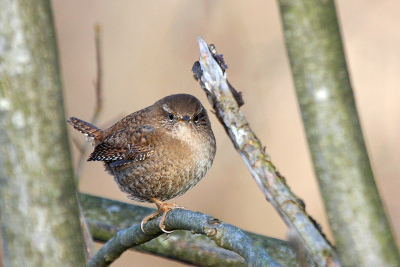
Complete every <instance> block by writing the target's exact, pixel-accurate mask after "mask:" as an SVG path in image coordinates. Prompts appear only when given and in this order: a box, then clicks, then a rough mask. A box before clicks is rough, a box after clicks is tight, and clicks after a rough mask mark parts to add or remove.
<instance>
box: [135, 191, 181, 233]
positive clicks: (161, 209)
mask: <svg viewBox="0 0 400 267" xmlns="http://www.w3.org/2000/svg"><path fill="white" fill-rule="evenodd" d="M150 200H151V201H152V202H153V203H154V204H156V205H157V208H158V210H157V211H155V212H153V213H152V214H150V215H147V216H146V217H144V219H143V221H142V223H141V224H140V228H141V229H142V231H143V233H144V229H143V226H144V225H145V224H146V223H147V222H148V221H149V220H151V219H153V218H154V217H156V216H157V215H158V214H160V213H162V217H161V221H160V224H159V226H160V229H161V230H162V231H163V232H164V233H167V234H170V233H172V231H167V230H165V225H164V222H165V218H166V216H167V214H168V212H169V211H170V210H173V209H176V208H181V209H185V208H183V207H179V206H178V205H176V204H175V203H171V204H168V203H165V202H162V201H161V200H158V199H156V198H154V197H151V198H150Z"/></svg>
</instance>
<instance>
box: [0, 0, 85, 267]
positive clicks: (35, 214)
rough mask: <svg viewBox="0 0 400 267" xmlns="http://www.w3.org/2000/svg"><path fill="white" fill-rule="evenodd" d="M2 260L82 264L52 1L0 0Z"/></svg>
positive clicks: (19, 263)
mask: <svg viewBox="0 0 400 267" xmlns="http://www.w3.org/2000/svg"><path fill="white" fill-rule="evenodd" d="M0 214H1V216H0V217H1V231H2V232H1V234H2V249H3V256H4V258H3V263H4V265H5V266H84V265H85V257H84V250H83V246H84V244H83V238H82V231H81V228H80V222H79V213H78V205H77V197H76V190H75V184H74V178H73V171H72V165H71V160H70V154H69V145H68V139H67V131H66V124H65V114H64V106H63V97H62V90H61V82H60V75H59V66H58V59H57V48H56V37H55V33H54V30H53V21H52V15H51V7H50V2H49V1H46V0H39V1H33V0H30V1H27V0H26V1H22V0H20V1H18V0H1V1H0Z"/></svg>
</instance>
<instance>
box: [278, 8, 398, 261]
mask: <svg viewBox="0 0 400 267" xmlns="http://www.w3.org/2000/svg"><path fill="white" fill-rule="evenodd" d="M279 4H280V9H281V14H282V22H283V29H284V34H285V41H286V47H287V50H288V54H289V58H290V63H291V67H292V72H293V78H294V84H295V87H296V92H297V96H298V101H299V104H300V110H301V113H302V118H303V122H304V129H305V131H306V134H307V139H308V145H309V147H310V152H311V155H312V159H313V162H314V166H315V172H316V175H317V178H318V181H319V185H320V188H321V191H322V197H323V200H324V203H325V207H326V211H327V214H328V218H329V222H330V225H331V228H332V232H333V234H334V236H335V241H336V244H337V250H338V253H339V255H340V257H341V259H342V260H343V264H344V265H345V266H400V258H399V253H398V248H397V247H396V243H395V240H394V238H393V235H392V233H391V230H390V227H389V224H388V221H387V219H386V216H385V210H384V207H383V205H382V203H381V200H380V197H379V193H378V190H377V187H376V184H375V181H374V176H373V173H372V169H371V166H370V163H369V158H368V153H367V149H366V147H365V143H364V138H363V135H362V131H361V127H360V122H359V119H358V115H357V109H356V105H355V101H354V96H353V91H352V88H351V83H350V78H349V74H348V71H347V67H346V60H345V56H344V51H343V45H342V42H341V37H340V31H339V25H338V20H337V17H336V11H335V5H334V1H333V0H326V1H319V0H305V1H290V0H280V1H279Z"/></svg>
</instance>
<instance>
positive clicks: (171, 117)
mask: <svg viewBox="0 0 400 267" xmlns="http://www.w3.org/2000/svg"><path fill="white" fill-rule="evenodd" d="M168 119H169V120H170V121H173V120H174V114H172V113H168Z"/></svg>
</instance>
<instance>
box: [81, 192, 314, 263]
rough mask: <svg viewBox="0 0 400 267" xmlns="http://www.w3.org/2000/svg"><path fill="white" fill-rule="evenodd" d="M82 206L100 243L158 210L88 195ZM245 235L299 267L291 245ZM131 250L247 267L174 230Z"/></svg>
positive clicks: (201, 238)
mask: <svg viewBox="0 0 400 267" xmlns="http://www.w3.org/2000/svg"><path fill="white" fill-rule="evenodd" d="M80 203H81V205H82V210H83V213H84V215H85V218H86V220H87V222H88V225H89V228H90V233H91V234H92V235H93V238H94V239H95V240H97V241H100V242H106V241H108V240H109V239H111V238H112V237H113V236H115V234H116V233H117V232H118V231H120V230H122V229H126V228H128V227H131V226H132V225H135V224H139V223H140V222H141V221H142V219H143V217H144V216H146V215H148V214H150V213H152V212H154V211H155V210H154V209H150V208H146V207H142V206H138V205H132V204H128V203H122V202H119V201H115V200H111V199H106V198H101V197H96V196H91V195H88V194H80ZM245 234H246V235H247V236H249V237H250V238H252V239H253V240H254V241H255V242H257V243H258V244H259V246H261V247H262V248H264V249H265V250H266V251H267V253H268V254H269V255H270V256H271V257H272V258H273V259H274V260H275V261H276V262H278V263H279V264H281V265H283V266H287V267H297V266H300V265H298V263H297V259H296V255H295V252H294V251H293V249H292V247H291V246H290V245H289V244H288V242H286V241H283V240H279V239H275V238H271V237H266V236H262V235H257V234H254V233H250V232H245ZM132 249H135V250H139V251H141V252H147V253H152V254H155V255H158V256H162V257H166V258H169V259H175V260H179V261H181V262H186V263H190V264H193V265H196V266H233V267H239V266H240V267H244V266H246V264H245V261H244V259H243V258H242V257H240V256H239V255H238V254H236V253H234V252H232V251H228V250H225V249H223V248H220V247H218V246H217V245H216V244H215V243H214V242H213V241H212V240H210V239H208V238H206V237H205V236H202V235H193V234H191V233H190V232H188V231H175V232H174V233H173V234H172V235H171V236H170V237H169V238H168V239H167V240H166V239H165V237H164V236H160V237H158V238H155V239H153V240H151V241H149V242H147V243H145V244H142V245H140V246H135V247H133V248H132ZM301 266H303V267H311V266H314V264H313V263H312V260H311V259H310V258H307V259H306V262H305V264H304V265H301Z"/></svg>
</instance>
